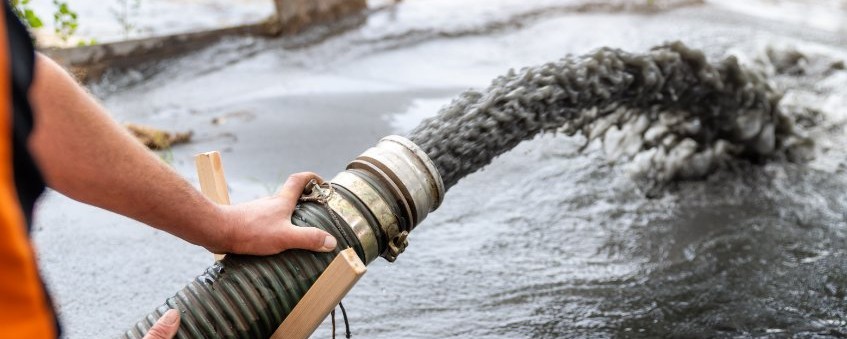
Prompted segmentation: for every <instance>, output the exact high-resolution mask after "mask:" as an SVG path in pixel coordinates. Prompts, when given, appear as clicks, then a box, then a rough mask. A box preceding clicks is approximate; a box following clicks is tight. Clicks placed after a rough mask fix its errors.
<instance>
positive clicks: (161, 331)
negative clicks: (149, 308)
mask: <svg viewBox="0 0 847 339" xmlns="http://www.w3.org/2000/svg"><path fill="white" fill-rule="evenodd" d="M178 330H179V311H177V310H174V309H171V310H168V311H167V312H165V314H164V315H162V317H161V318H159V321H157V322H156V324H154V325H153V327H151V328H150V331H147V334H146V335H145V336H144V339H171V338H173V337H174V336H175V335H176V332H177V331H178Z"/></svg>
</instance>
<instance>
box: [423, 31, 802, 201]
mask: <svg viewBox="0 0 847 339" xmlns="http://www.w3.org/2000/svg"><path fill="white" fill-rule="evenodd" d="M780 98H781V96H780V95H779V94H778V93H775V92H774V91H773V90H772V89H771V87H770V86H769V85H768V83H767V82H766V80H765V79H764V78H763V77H762V76H760V75H759V74H758V73H756V72H754V71H751V70H747V69H745V68H742V67H741V66H740V65H739V63H738V61H737V60H736V59H735V58H734V57H729V58H727V59H725V60H723V61H720V62H717V63H709V62H708V61H707V60H706V58H705V56H704V55H703V53H702V52H700V51H698V50H694V49H690V48H688V47H687V46H685V45H684V44H682V43H680V42H674V43H668V44H665V45H662V46H657V47H654V48H652V49H651V50H650V51H649V52H647V53H645V54H632V53H627V52H624V51H621V50H618V49H611V48H601V49H599V50H596V51H594V52H592V53H589V54H587V55H583V56H579V57H575V56H568V57H565V58H563V59H561V60H559V61H557V62H551V63H547V64H543V65H540V66H535V67H530V68H524V69H521V70H520V71H518V72H514V71H510V72H509V73H508V74H506V75H504V76H500V77H498V78H496V79H494V81H493V82H492V84H491V85H490V86H489V87H488V88H487V89H485V90H484V91H474V90H470V91H467V92H465V93H463V94H461V95H460V96H459V97H458V98H456V99H454V100H453V102H452V103H450V104H449V105H447V106H445V107H444V108H442V109H441V111H440V112H439V114H438V115H437V116H435V117H433V118H430V119H428V120H426V121H424V122H423V123H422V124H421V125H419V126H418V127H417V128H416V129H415V130H413V131H412V132H411V133H410V139H411V140H412V141H414V142H415V143H416V144H418V145H419V146H421V147H422V148H423V149H424V150H425V151H426V153H427V154H428V155H429V156H430V157H431V158H432V159H433V161H435V163H436V166H437V167H438V169H439V171H440V172H441V175H442V177H443V179H444V183H445V185H446V187H448V188H449V187H451V186H453V185H454V184H456V182H458V181H459V179H461V178H462V177H464V176H466V175H468V174H470V173H473V172H475V171H477V170H479V169H480V168H482V167H483V166H485V165H487V164H488V163H490V162H491V161H492V160H493V159H494V158H495V157H497V156H498V155H500V154H502V153H504V152H506V151H508V150H510V149H512V148H513V147H514V146H515V145H517V144H518V143H520V142H521V141H523V140H527V139H530V138H532V137H534V136H535V135H537V134H538V133H540V132H545V131H561V132H564V133H566V134H568V135H574V134H576V133H582V134H583V135H584V136H585V137H586V138H587V139H588V142H591V141H592V140H601V141H602V143H603V146H604V149H605V150H606V152H607V155H608V156H610V157H611V158H618V159H622V160H630V161H628V163H629V166H630V169H631V170H632V171H631V172H632V174H633V175H634V177H636V178H637V179H643V180H644V181H645V182H646V183H648V184H650V185H653V186H655V185H656V184H661V183H663V182H666V181H669V180H672V179H678V178H696V177H702V176H704V175H706V174H709V173H710V172H712V171H713V170H714V169H716V168H719V167H720V166H722V165H724V164H726V161H727V160H729V159H732V158H745V159H749V160H752V161H761V160H765V159H768V158H774V157H784V158H788V159H791V160H793V159H798V158H801V157H803V156H804V152H803V151H805V150H807V149H808V148H809V146H811V141H809V139H807V138H804V137H802V136H800V135H798V133H797V132H796V131H795V129H794V127H793V122H792V120H791V119H790V118H789V117H788V116H786V115H785V114H783V113H782V112H780V110H779V108H778V102H779V100H780Z"/></svg>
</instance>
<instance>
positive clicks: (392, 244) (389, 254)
mask: <svg viewBox="0 0 847 339" xmlns="http://www.w3.org/2000/svg"><path fill="white" fill-rule="evenodd" d="M408 237H409V232H408V231H403V232H400V233H398V234H397V235H395V236H394V237H392V238H391V239H390V240H389V241H388V249H386V250H385V253H384V254H383V255H382V257H383V258H385V260H388V262H394V260H397V256H399V255H400V253H403V251H405V250H406V247H407V246H409V239H408Z"/></svg>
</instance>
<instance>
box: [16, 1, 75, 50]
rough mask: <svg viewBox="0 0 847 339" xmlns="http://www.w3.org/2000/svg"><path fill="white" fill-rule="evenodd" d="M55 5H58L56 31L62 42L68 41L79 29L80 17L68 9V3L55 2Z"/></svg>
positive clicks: (55, 14)
mask: <svg viewBox="0 0 847 339" xmlns="http://www.w3.org/2000/svg"><path fill="white" fill-rule="evenodd" d="M26 1H29V0H26ZM53 4H54V5H56V12H54V13H53V22H54V23H56V27H55V28H54V31H55V32H56V34H57V35H58V36H59V37H60V38H62V41H68V38H70V37H71V36H73V35H74V33H76V29H77V27H79V21H78V15H77V13H76V11H73V10H71V9H70V7H68V2H67V1H62V0H53Z"/></svg>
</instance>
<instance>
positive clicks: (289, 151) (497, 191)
mask: <svg viewBox="0 0 847 339" xmlns="http://www.w3.org/2000/svg"><path fill="white" fill-rule="evenodd" d="M422 3H423V4H422ZM495 3H496V4H497V6H495V7H497V11H486V10H482V9H474V10H467V11H466V12H462V11H455V10H451V11H447V9H455V6H458V5H457V2H450V1H443V2H431V3H427V2H418V1H406V2H403V3H402V5H401V6H399V7H397V8H396V9H395V10H393V11H381V12H378V13H375V14H373V15H372V16H371V17H370V18H369V19H368V20H367V21H366V22H363V23H356V24H355V25H358V26H356V27H354V28H353V29H352V30H349V31H345V32H341V33H335V34H334V35H326V36H324V37H323V40H320V41H317V42H315V41H312V42H310V43H303V42H302V41H293V40H285V41H275V42H263V41H233V42H229V43H228V44H224V45H222V46H220V47H218V48H217V49H213V50H210V51H206V52H201V53H200V54H198V55H195V56H193V57H190V58H188V59H185V60H182V61H177V62H174V63H173V64H169V65H165V66H163V68H164V69H165V70H166V72H164V73H160V74H158V75H154V76H152V77H151V78H149V79H147V80H146V81H145V82H142V83H139V84H137V85H132V86H116V87H114V88H110V86H109V85H104V86H100V87H99V88H98V89H97V90H96V92H97V93H98V94H99V95H101V96H102V97H103V98H104V100H105V103H106V105H107V106H108V107H110V108H111V109H113V110H114V111H115V112H116V115H117V116H118V118H119V119H122V120H132V121H136V122H143V123H149V124H153V125H157V126H162V127H168V128H177V129H180V128H183V126H184V128H191V129H194V130H195V132H196V134H195V135H196V136H197V141H196V142H195V143H193V144H190V145H187V146H185V147H180V148H176V149H174V150H173V154H172V155H173V159H174V163H173V164H174V167H175V168H177V169H178V170H179V171H180V172H181V173H183V174H184V175H186V176H187V177H189V178H192V180H193V178H195V174H193V171H194V169H193V167H192V166H193V164H192V161H191V158H190V156H191V155H192V154H194V153H197V152H200V151H206V150H210V149H221V150H223V151H224V156H223V157H224V165H225V167H226V172H227V176H228V178H229V179H230V185H231V188H232V198H233V200H234V201H243V200H246V199H248V198H251V197H255V196H259V195H262V194H266V192H267V190H266V189H265V186H270V187H272V186H273V185H274V184H276V183H278V182H279V178H278V177H279V175H281V174H285V173H289V172H293V171H298V170H305V169H311V170H316V171H318V172H319V173H321V174H323V175H324V176H331V175H333V174H334V173H336V172H337V171H339V170H341V169H342V168H343V166H344V164H345V163H346V162H347V161H348V160H349V159H352V158H353V157H354V156H355V155H356V154H357V153H359V152H361V151H362V150H364V149H365V148H366V147H368V146H370V145H371V144H373V143H374V142H375V141H376V140H377V139H378V138H379V137H381V136H383V135H386V134H389V133H398V134H404V133H406V132H408V131H409V130H411V129H412V128H413V127H414V126H416V125H417V124H418V123H419V122H420V120H421V119H423V118H425V117H427V116H431V115H433V114H435V113H436V112H437V110H438V108H439V107H441V106H442V105H444V104H447V103H449V101H450V100H451V98H453V97H455V96H456V95H457V94H458V93H460V92H461V91H463V90H465V89H466V88H469V87H474V88H482V87H484V86H486V85H487V84H488V83H489V82H490V80H491V79H493V78H494V77H495V76H497V75H499V74H503V73H505V72H506V71H507V70H508V69H509V68H520V67H522V66H526V65H533V64H541V63H544V62H548V61H551V60H556V59H558V58H561V57H562V56H564V55H565V54H568V53H571V54H577V55H579V54H583V53H585V52H587V51H590V50H593V49H596V48H598V47H602V46H611V47H615V48H622V49H624V50H629V51H644V50H647V48H649V47H650V46H654V45H657V44H660V43H662V42H664V41H668V40H682V41H684V42H685V43H686V44H688V45H689V46H692V47H695V48H700V49H703V50H704V51H705V52H706V54H707V56H708V57H709V58H712V59H717V58H721V57H724V56H726V55H729V54H732V55H736V56H738V57H739V59H740V60H741V61H742V62H744V63H747V64H750V65H753V64H755V60H756V59H757V58H760V59H761V58H763V55H766V54H767V53H765V52H764V51H765V49H766V47H767V46H775V48H780V49H784V48H786V46H792V45H793V46H795V47H796V48H797V49H798V50H800V51H802V52H803V53H805V55H806V57H805V59H803V60H805V61H801V62H800V64H801V67H800V68H799V69H800V71H797V70H792V68H791V67H782V68H780V67H774V68H772V69H769V70H767V71H769V72H771V73H772V75H771V76H772V79H773V81H774V83H773V85H774V86H775V87H776V88H778V89H781V90H787V92H786V95H785V97H784V99H783V100H782V106H781V107H782V109H783V110H784V111H785V112H787V114H791V115H792V116H796V117H802V119H801V122H800V123H798V125H799V126H800V127H802V130H803V131H804V133H807V134H808V135H809V136H810V137H812V138H813V139H814V140H815V142H816V148H815V152H816V154H815V157H814V159H813V160H811V161H810V162H807V163H787V162H781V161H776V162H770V163H767V164H764V165H750V164H745V163H735V164H733V165H731V166H729V167H728V168H726V169H724V170H722V171H720V172H719V173H717V174H714V175H711V176H709V177H708V178H706V179H704V180H701V181H685V182H678V183H675V184H673V185H670V187H667V189H666V191H665V194H663V195H661V196H660V197H658V198H655V199H648V198H646V197H645V196H644V194H643V192H642V191H641V190H639V187H638V185H637V184H636V182H635V181H634V180H633V179H632V178H631V177H630V175H629V174H628V171H627V170H626V166H625V165H624V164H620V163H618V164H616V163H614V162H612V161H610V160H609V158H608V157H607V155H606V152H604V149H603V147H602V146H601V145H599V144H597V143H594V144H590V145H589V146H588V148H587V149H586V150H584V151H582V152H580V149H581V148H582V147H583V146H584V144H585V139H584V138H582V137H567V136H565V135H545V136H541V137H537V138H535V139H533V140H531V141H528V142H524V143H523V144H521V145H519V146H518V147H517V148H516V149H515V150H513V151H511V152H509V153H506V154H504V155H503V156H501V157H499V158H496V159H495V160H494V161H493V162H492V163H491V164H490V165H489V166H488V167H486V168H485V169H483V170H482V171H480V172H477V173H475V174H473V175H470V176H469V177H467V178H465V179H463V180H462V181H461V182H459V183H458V184H457V185H456V186H454V187H453V188H452V189H451V190H450V192H449V193H448V194H447V196H446V200H445V201H444V203H443V204H442V207H441V208H440V209H439V210H438V211H437V212H435V213H433V214H431V215H430V217H429V219H428V220H427V221H425V222H424V223H423V224H422V225H420V226H419V227H417V228H416V229H415V232H414V233H413V234H412V235H411V238H410V246H409V248H408V249H407V251H406V252H405V253H404V254H403V255H402V256H401V257H400V258H399V259H398V261H397V262H396V263H394V264H388V263H385V262H382V261H378V262H376V263H374V265H372V266H371V267H370V268H369V272H368V274H366V275H365V277H364V278H363V279H362V280H361V281H360V282H359V284H358V285H357V287H356V288H355V289H354V290H353V291H352V293H351V294H350V295H349V296H348V297H347V298H346V300H345V305H346V307H347V310H348V313H349V314H350V317H351V319H350V321H351V325H352V329H353V334H354V336H355V337H360V338H398V337H403V338H443V337H462V338H464V337H479V338H559V337H658V336H675V337H715V336H716V337H749V336H775V337H788V336H792V335H794V336H799V337H839V336H847V333H845V328H847V221H846V220H845V219H847V194H845V193H844V192H845V189H847V174H845V167H847V165H845V155H847V154H845V151H844V150H845V147H844V146H845V140H847V139H845V137H844V132H845V128H844V124H843V122H844V121H845V118H847V109H846V108H847V72H844V71H841V70H837V69H835V70H829V71H823V70H824V69H825V68H826V67H825V66H826V65H831V64H832V63H833V62H837V61H839V60H844V59H845V57H847V49H845V47H844V46H847V38H845V36H846V35H845V34H844V32H843V31H841V32H838V31H836V32H833V31H828V30H820V29H817V28H815V27H809V26H804V25H803V24H802V23H797V22H794V21H790V22H787V23H786V22H783V21H772V20H771V19H768V18H767V17H764V18H762V17H758V16H752V15H751V14H749V13H746V12H737V11H734V10H728V9H725V8H724V7H720V6H718V5H712V4H707V5H702V6H694V7H687V8H681V9H676V10H672V11H667V12H659V13H640V12H637V13H633V12H604V11H599V12H597V11H595V12H592V11H589V12H580V13H575V12H571V9H568V8H570V7H568V6H572V5H573V4H574V3H577V2H575V1H561V2H557V1H545V2H539V5H537V6H534V5H531V4H527V3H526V2H519V1H515V2H509V1H498V2H495ZM439 6H441V7H439ZM559 7H562V8H565V9H563V10H559V11H556V10H550V9H551V8H559ZM422 8H426V9H427V10H428V11H434V12H435V13H441V12H439V11H438V9H439V8H441V9H443V10H444V11H443V12H444V13H448V14H445V15H446V16H447V17H446V18H444V17H442V19H443V20H441V19H439V20H435V21H430V20H428V19H426V16H422V14H421V13H422V11H421V9H422ZM539 9H543V10H539ZM486 13H488V14H486ZM526 13H535V14H532V15H527V14H526ZM447 19H449V20H447ZM355 25H354V26H355ZM286 46H288V48H281V47H286ZM291 46H296V47H297V48H294V47H291ZM192 58H193V59H192ZM204 61H208V62H204ZM789 64H790V63H789ZM245 79H249V81H245ZM219 117H224V120H223V121H224V122H223V123H220V121H221V120H218V122H219V123H218V124H213V123H212V120H213V119H214V118H219ZM37 223H38V226H37V227H38V228H39V230H38V232H37V234H36V240H37V244H38V245H39V248H40V252H39V254H40V262H41V264H42V267H43V268H44V271H45V275H46V276H47V278H48V283H49V286H50V288H51V290H53V291H54V294H55V295H56V299H57V301H58V303H59V304H60V312H61V315H62V318H63V319H64V323H65V325H66V329H67V333H68V337H71V338H83V337H92V336H93V337H100V336H103V334H104V333H114V334H115V335H117V334H118V333H120V331H121V330H123V329H124V328H125V327H126V326H127V325H129V324H131V323H133V322H134V321H135V320H137V319H138V318H139V317H140V316H141V315H143V314H144V313H146V312H147V311H149V310H150V309H151V308H152V307H154V306H156V305H158V304H159V303H161V301H162V300H164V298H166V297H167V296H169V295H171V294H172V293H173V292H174V291H176V290H177V289H179V288H181V287H182V286H183V285H184V283H185V282H186V281H188V280H189V279H191V278H193V277H194V276H195V275H197V274H198V273H200V272H201V271H202V270H203V269H204V268H205V267H206V266H207V265H208V264H209V263H210V262H211V256H210V255H209V254H207V253H204V252H203V251H202V250H201V249H199V248H195V247H191V246H189V245H186V244H184V243H182V242H180V241H177V240H174V239H172V237H169V236H167V235H164V234H161V232H155V231H151V230H147V229H144V228H142V227H141V226H139V225H137V224H136V223H133V222H130V221H127V220H125V219H121V218H115V217H107V216H106V214H104V212H101V211H97V210H94V209H89V208H84V207H80V206H79V205H77V204H75V203H72V202H69V201H68V200H67V199H65V198H63V197H60V196H58V195H55V194H51V195H50V196H48V197H47V199H46V201H45V202H43V203H42V206H41V212H40V213H39V215H38V221H37ZM80 233H84V234H89V235H90V236H87V237H83V238H80V237H79V234H80ZM71 240H73V241H71ZM328 335H329V332H328V328H326V327H322V328H321V329H319V331H318V333H317V334H316V335H315V337H318V338H324V337H328Z"/></svg>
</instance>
